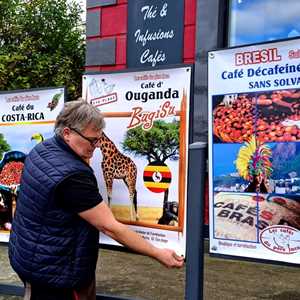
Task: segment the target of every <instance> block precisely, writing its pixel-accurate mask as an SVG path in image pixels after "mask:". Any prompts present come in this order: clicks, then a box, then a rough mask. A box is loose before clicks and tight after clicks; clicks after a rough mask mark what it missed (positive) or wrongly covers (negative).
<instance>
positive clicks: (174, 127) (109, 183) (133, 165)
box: [83, 66, 192, 255]
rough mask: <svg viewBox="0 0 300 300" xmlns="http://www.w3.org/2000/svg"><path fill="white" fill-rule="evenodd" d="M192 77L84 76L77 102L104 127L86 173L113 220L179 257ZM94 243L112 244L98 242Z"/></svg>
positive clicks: (163, 72)
mask: <svg viewBox="0 0 300 300" xmlns="http://www.w3.org/2000/svg"><path fill="white" fill-rule="evenodd" d="M191 72H192V69H191V67H189V66H187V67H186V66H184V67H179V68H169V69H156V70H143V71H138V72H117V73H110V74H86V75H85V76H84V77H83V98H84V99H86V100H87V101H88V102H89V103H92V104H93V105H95V106H96V107H97V108H98V109H99V110H100V111H101V112H102V113H103V115H104V117H105V123H106V126H105V128H104V131H103V135H102V139H101V142H100V143H99V151H96V153H95V154H94V157H93V159H92V161H91V165H92V167H93V169H94V171H95V174H96V177H97V179H98V185H99V187H100V192H101V194H102V196H103V198H104V199H105V201H107V203H108V205H109V206H110V208H111V210H112V212H113V214H114V216H115V217H116V218H117V219H118V220H119V221H121V222H123V223H125V224H128V225H129V226H130V227H131V228H132V229H134V230H135V231H136V232H138V233H140V234H141V235H142V236H143V237H144V238H145V239H146V240H149V241H150V242H151V243H153V244H155V245H156V246H159V247H168V248H171V249H174V250H176V251H177V252H178V253H179V254H182V255H185V229H186V226H185V215H186V189H187V187H186V181H187V161H188V151H187V150H188V147H187V146H188V132H189V101H190V84H191ZM100 242H101V243H104V244H113V245H115V244H116V242H115V241H113V240H111V239H109V238H108V237H106V236H104V235H102V236H101V240H100Z"/></svg>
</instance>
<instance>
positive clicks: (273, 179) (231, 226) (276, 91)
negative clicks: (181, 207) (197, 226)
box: [208, 39, 300, 264]
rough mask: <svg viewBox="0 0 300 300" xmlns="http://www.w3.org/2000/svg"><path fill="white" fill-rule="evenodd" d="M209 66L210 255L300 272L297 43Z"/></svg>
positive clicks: (217, 58)
mask: <svg viewBox="0 0 300 300" xmlns="http://www.w3.org/2000/svg"><path fill="white" fill-rule="evenodd" d="M208 62H209V78H208V81H209V118H210V119H209V126H210V127H209V139H210V140H209V162H210V164H209V173H210V252H211V253H213V254H222V255H230V256H239V257H247V258H254V259H262V260H271V261H275V262H286V263H292V264H299V263H300V256H299V253H300V49H299V39H293V40H287V41H280V42H276V43H272V42H270V43H264V44H256V45H249V46H243V47H238V48H232V49H226V50H220V51H211V52H209V53H208Z"/></svg>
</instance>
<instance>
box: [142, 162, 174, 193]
mask: <svg viewBox="0 0 300 300" xmlns="http://www.w3.org/2000/svg"><path fill="white" fill-rule="evenodd" d="M171 179H172V174H171V171H170V169H169V167H168V166H167V165H166V164H164V163H162V162H152V163H150V164H149V165H148V166H146V168H145V170H144V185H145V187H146V188H147V189H148V190H150V191H151V192H153V193H162V192H164V191H165V190H167V189H168V188H169V186H170V183H171Z"/></svg>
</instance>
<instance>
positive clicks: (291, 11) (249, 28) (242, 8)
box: [229, 0, 300, 46]
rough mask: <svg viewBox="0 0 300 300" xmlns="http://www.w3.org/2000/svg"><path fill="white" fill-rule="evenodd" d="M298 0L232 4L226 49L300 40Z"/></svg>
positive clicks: (236, 0)
mask: <svg viewBox="0 0 300 300" xmlns="http://www.w3.org/2000/svg"><path fill="white" fill-rule="evenodd" d="M299 11H300V1H299V0H284V1H283V0H232V1H231V15H230V19H231V29H230V33H229V37H230V39H229V40H230V46H235V45H241V44H251V43H256V42H262V41H271V40H275V39H284V38H288V37H295V36H300V22H299Z"/></svg>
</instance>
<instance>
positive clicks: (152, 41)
mask: <svg viewBox="0 0 300 300" xmlns="http://www.w3.org/2000/svg"><path fill="white" fill-rule="evenodd" d="M127 19H128V22H127V25H128V31H127V60H126V61H127V67H128V68H137V67H144V68H146V67H158V66H162V65H171V64H179V63H181V62H182V52H183V29H184V1H183V0H176V1H173V0H156V1H155V2H153V1H151V0H139V1H136V0H129V1H128V18H127Z"/></svg>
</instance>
